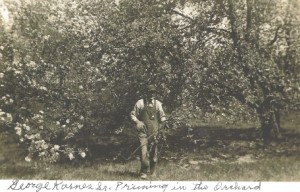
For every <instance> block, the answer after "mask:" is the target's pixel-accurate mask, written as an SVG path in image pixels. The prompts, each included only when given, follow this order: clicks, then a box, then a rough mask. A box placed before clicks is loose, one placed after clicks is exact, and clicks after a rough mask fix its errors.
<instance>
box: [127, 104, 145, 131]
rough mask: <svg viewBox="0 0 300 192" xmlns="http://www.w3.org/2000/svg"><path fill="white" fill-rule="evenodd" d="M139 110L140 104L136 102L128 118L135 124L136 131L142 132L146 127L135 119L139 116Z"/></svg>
mask: <svg viewBox="0 0 300 192" xmlns="http://www.w3.org/2000/svg"><path fill="white" fill-rule="evenodd" d="M140 108H141V103H140V102H139V101H138V102H137V103H136V104H135V105H134V108H133V110H132V111H131V113H130V117H131V119H132V121H134V122H135V123H136V127H137V129H138V130H144V129H145V127H146V126H145V124H144V123H143V122H142V121H140V120H139V119H138V118H137V117H138V116H139V112H140Z"/></svg>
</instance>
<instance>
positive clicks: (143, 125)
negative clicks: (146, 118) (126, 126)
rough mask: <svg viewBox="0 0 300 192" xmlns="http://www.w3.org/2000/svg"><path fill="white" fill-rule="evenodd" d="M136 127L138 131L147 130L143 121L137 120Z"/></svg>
mask: <svg viewBox="0 0 300 192" xmlns="http://www.w3.org/2000/svg"><path fill="white" fill-rule="evenodd" d="M136 128H137V130H138V131H143V132H145V131H146V125H145V124H144V123H143V122H142V121H137V122H136Z"/></svg>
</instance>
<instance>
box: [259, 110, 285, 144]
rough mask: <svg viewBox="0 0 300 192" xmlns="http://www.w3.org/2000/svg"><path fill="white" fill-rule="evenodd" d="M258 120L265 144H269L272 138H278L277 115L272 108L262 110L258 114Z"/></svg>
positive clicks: (278, 125) (279, 136)
mask: <svg viewBox="0 0 300 192" xmlns="http://www.w3.org/2000/svg"><path fill="white" fill-rule="evenodd" d="M259 120H260V124H261V129H262V138H263V141H264V144H265V145H268V144H270V142H271V141H272V140H276V139H280V138H281V137H282V136H281V132H280V124H279V123H280V122H279V116H278V114H277V112H276V111H274V110H270V109H269V110H264V111H261V112H260V114H259Z"/></svg>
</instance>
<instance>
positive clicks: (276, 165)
mask: <svg viewBox="0 0 300 192" xmlns="http://www.w3.org/2000/svg"><path fill="white" fill-rule="evenodd" d="M138 168H139V161H138V160H133V161H130V162H127V163H110V162H106V163H103V162H102V163H96V164H94V165H86V164H84V165H82V164H81V165H70V164H56V165H53V164H52V165H48V166H44V165H35V164H34V163H25V162H22V163H20V162H19V163H18V164H14V165H12V164H11V165H8V166H6V167H3V166H1V169H0V171H1V173H0V178H1V179H16V178H18V179H50V180H138V179H139V178H138V174H137V173H138ZM151 179H152V180H213V181H215V180H226V181H236V180H239V181H299V180H300V162H299V158H296V157H274V158H266V159H262V160H259V161H257V162H253V163H242V164H241V163H237V162H236V163H229V162H216V163H211V164H205V163H200V164H197V165H190V166H188V167H184V166H181V165H179V164H178V163H176V162H173V163H170V162H167V161H162V162H160V163H159V164H158V167H157V176H156V177H155V178H151Z"/></svg>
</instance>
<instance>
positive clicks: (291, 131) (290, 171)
mask: <svg viewBox="0 0 300 192" xmlns="http://www.w3.org/2000/svg"><path fill="white" fill-rule="evenodd" d="M299 114H300V112H298V113H291V114H289V115H288V116H286V117H284V118H283V122H282V125H283V128H284V129H285V130H286V136H287V137H288V138H287V139H286V140H284V141H282V142H280V143H277V144H275V146H271V147H270V148H262V147H259V146H254V147H253V146H252V145H251V144H252V143H253V142H255V141H253V140H244V139H243V138H244V136H243V135H245V134H249V132H247V131H249V130H250V129H249V130H245V129H244V128H241V129H238V130H236V129H232V130H228V129H227V130H226V131H223V130H222V129H220V130H217V129H214V132H213V133H214V134H216V131H219V132H217V134H216V135H215V137H214V138H215V139H216V140H215V143H214V144H213V145H212V146H210V145H200V144H199V145H198V144H195V145H193V146H192V145H191V144H186V146H182V145H181V143H180V142H179V141H174V142H175V143H176V142H177V143H178V145H177V148H178V149H176V150H175V148H176V147H173V151H166V152H165V153H164V154H163V155H162V156H161V158H160V162H159V163H158V166H157V176H156V177H153V178H149V179H151V180H165V181H168V180H184V181H188V180H190V181H191V180H205V181H217V180H225V181H300V142H299V135H300V134H299V132H300V131H299V129H298V128H299V127H298V126H299V125H300V118H299ZM206 130H209V128H206ZM244 130H245V131H246V132H244ZM220 131H222V132H220ZM230 133H232V135H230ZM237 133H238V134H237ZM208 134H212V132H208ZM230 136H231V137H232V138H230ZM4 138H5V137H4V135H3V134H0V179H34V180H39V179H49V180H103V181H105V180H139V177H138V171H139V166H140V162H139V160H138V159H132V160H130V161H120V160H118V161H112V160H111V161H110V160H105V161H104V160H102V161H99V160H97V161H95V162H94V163H93V164H91V163H88V162H81V163H78V162H77V163H60V164H45V163H43V162H29V163H28V162H25V161H24V157H25V156H26V151H21V150H20V149H19V148H18V146H17V145H16V144H13V143H12V142H11V141H6V140H5V139H4ZM181 142H182V141H181ZM202 144H203V143H202ZM204 144H206V143H204ZM251 146H252V147H251Z"/></svg>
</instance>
